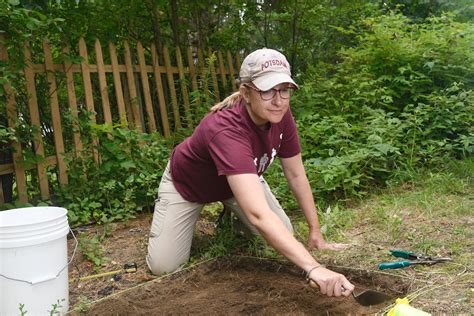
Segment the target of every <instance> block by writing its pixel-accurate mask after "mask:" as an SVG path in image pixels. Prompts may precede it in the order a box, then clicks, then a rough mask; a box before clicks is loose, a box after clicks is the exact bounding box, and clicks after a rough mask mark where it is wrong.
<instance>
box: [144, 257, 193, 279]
mask: <svg viewBox="0 0 474 316" xmlns="http://www.w3.org/2000/svg"><path fill="white" fill-rule="evenodd" d="M146 263H147V265H148V268H149V269H150V271H151V273H152V274H153V275H161V274H164V273H171V272H174V271H176V270H178V268H179V267H180V265H181V264H183V263H184V262H170V261H169V260H168V261H167V260H159V259H156V258H153V257H152V256H151V255H150V254H148V255H147V257H146Z"/></svg>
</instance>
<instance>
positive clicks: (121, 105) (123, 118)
mask: <svg viewBox="0 0 474 316" xmlns="http://www.w3.org/2000/svg"><path fill="white" fill-rule="evenodd" d="M109 54H110V61H111V63H112V74H113V77H114V88H115V97H116V99H117V106H118V112H119V116H120V123H121V124H122V125H127V112H126V110H125V102H124V100H123V91H122V82H121V80H120V72H119V65H118V60H117V50H116V49H115V45H114V44H113V43H109Z"/></svg>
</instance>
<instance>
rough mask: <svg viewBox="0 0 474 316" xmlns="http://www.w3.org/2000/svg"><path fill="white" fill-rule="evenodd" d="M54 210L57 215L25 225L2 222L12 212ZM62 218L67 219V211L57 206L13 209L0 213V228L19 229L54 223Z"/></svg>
mask: <svg viewBox="0 0 474 316" xmlns="http://www.w3.org/2000/svg"><path fill="white" fill-rule="evenodd" d="M46 209H48V210H54V211H57V214H51V216H48V217H46V218H44V219H38V220H36V221H34V222H27V223H8V222H6V223H5V222H4V220H5V218H6V217H7V216H11V213H14V212H28V213H31V212H38V211H40V210H46ZM64 216H66V217H67V209H65V208H64V207H58V206H33V207H22V208H14V209H10V210H6V211H1V212H0V228H11V227H19V226H31V225H38V224H44V223H47V222H50V221H56V220H58V219H60V218H63V217H64Z"/></svg>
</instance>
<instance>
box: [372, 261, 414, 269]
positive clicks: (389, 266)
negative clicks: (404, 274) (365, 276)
mask: <svg viewBox="0 0 474 316" xmlns="http://www.w3.org/2000/svg"><path fill="white" fill-rule="evenodd" d="M412 264H413V262H410V261H396V262H384V263H381V264H379V269H380V270H385V269H398V268H405V267H409V266H411V265H412Z"/></svg>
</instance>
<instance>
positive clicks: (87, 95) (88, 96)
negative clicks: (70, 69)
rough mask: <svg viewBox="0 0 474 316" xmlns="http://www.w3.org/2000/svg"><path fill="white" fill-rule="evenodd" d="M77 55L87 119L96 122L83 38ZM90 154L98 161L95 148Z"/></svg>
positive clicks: (96, 141) (94, 139)
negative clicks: (79, 62)
mask: <svg viewBox="0 0 474 316" xmlns="http://www.w3.org/2000/svg"><path fill="white" fill-rule="evenodd" d="M79 55H80V56H81V57H82V61H81V72H82V83H83V84H84V99H85V101H86V109H87V111H88V112H89V119H90V120H91V121H92V122H93V123H96V122H97V121H96V115H95V109H94V97H93V95H92V84H91V74H90V69H89V56H88V54H87V46H86V42H85V41H84V39H83V38H81V39H80V40H79ZM92 142H93V144H94V147H96V146H97V144H98V140H97V138H96V137H94V138H93V139H92ZM92 154H93V155H94V161H95V162H96V163H99V153H98V152H97V150H96V149H95V148H93V149H92Z"/></svg>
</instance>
